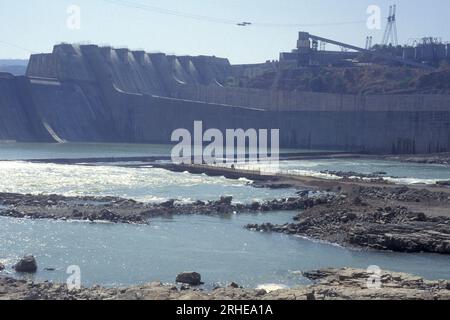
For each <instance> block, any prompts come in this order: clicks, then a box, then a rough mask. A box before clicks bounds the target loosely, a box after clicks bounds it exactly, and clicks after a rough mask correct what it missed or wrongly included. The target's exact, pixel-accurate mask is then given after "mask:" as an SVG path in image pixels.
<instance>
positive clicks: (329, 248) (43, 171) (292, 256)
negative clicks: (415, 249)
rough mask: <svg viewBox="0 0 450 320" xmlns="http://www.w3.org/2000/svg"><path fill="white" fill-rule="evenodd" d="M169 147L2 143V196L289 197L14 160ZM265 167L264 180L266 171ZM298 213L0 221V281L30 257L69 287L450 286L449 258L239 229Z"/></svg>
mask: <svg viewBox="0 0 450 320" xmlns="http://www.w3.org/2000/svg"><path fill="white" fill-rule="evenodd" d="M169 149H170V148H168V147H167V146H150V145H147V146H146V145H116V144H114V145H108V144H64V145H54V144H52V145H49V144H26V145H24V144H9V145H6V146H5V145H2V144H0V192H16V193H32V194H40V193H46V194H50V193H56V194H63V195H68V196H84V195H89V196H118V197H124V198H132V199H135V200H138V201H144V202H153V201H163V200H167V199H179V200H181V201H191V200H215V199H218V198H219V197H220V196H222V195H231V196H233V197H234V199H235V201H239V202H250V201H253V200H263V199H275V198H281V197H287V196H291V195H292V194H294V192H295V191H294V190H290V189H285V190H269V189H257V188H253V187H251V186H248V182H249V181H248V180H246V179H240V180H230V179H226V178H223V177H207V176H205V175H191V174H188V173H173V172H169V171H166V170H163V169H157V168H132V167H120V166H113V165H111V164H97V165H96V166H92V165H80V164H79V165H62V164H51V163H30V162H24V161H20V160H21V159H22V160H23V159H37V158H41V159H47V158H83V157H132V156H149V155H165V154H167V152H168V150H169ZM2 160H13V161H2ZM122 164H123V163H122ZM127 164H130V163H127ZM117 165H118V163H117ZM261 168H262V171H267V172H270V170H269V169H268V168H267V167H264V166H262V167H261ZM250 169H255V168H250ZM280 169H281V170H282V171H284V172H288V173H294V174H299V175H305V176H318V177H323V178H328V179H338V177H336V176H333V175H330V174H326V173H322V172H321V171H324V170H333V171H354V172H359V173H373V172H376V171H384V172H386V173H387V175H386V179H388V180H391V181H394V182H402V183H435V182H436V181H438V180H450V170H449V167H448V166H439V165H423V164H417V165H416V164H409V163H397V162H389V161H379V160H360V159H353V160H348V159H345V160H342V159H330V160H308V161H282V162H281V163H280ZM0 209H1V208H0ZM294 214H295V213H292V212H289V213H286V212H272V213H268V214H258V215H225V216H221V217H207V216H179V217H178V216H177V217H174V218H171V219H164V218H158V219H152V221H151V223H150V225H126V224H117V225H115V224H108V223H96V224H92V223H87V222H74V221H52V220H29V219H13V218H3V217H0V262H2V263H4V264H5V265H6V266H7V268H6V270H4V271H2V272H0V274H1V275H14V276H19V275H17V274H15V273H14V272H13V271H12V269H11V266H12V265H13V263H14V262H15V261H17V259H18V258H19V257H21V256H23V255H24V254H28V253H31V254H34V255H36V256H37V258H38V262H39V267H40V268H39V271H38V274H37V275H36V278H37V279H38V280H47V279H50V280H54V281H59V282H65V281H66V279H67V276H68V275H67V274H66V268H67V267H68V266H70V265H78V266H80V268H81V271H82V283H83V285H87V286H89V285H93V284H101V285H107V286H121V285H129V284H138V283H145V282H149V281H155V280H161V281H164V282H173V281H174V278H175V276H176V274H177V273H179V272H182V271H186V270H196V271H198V272H200V273H201V274H202V275H203V277H204V281H205V282H206V283H207V284H208V285H209V286H210V287H213V286H214V285H216V284H220V285H226V284H227V283H229V282H230V281H236V282H238V283H239V284H241V285H244V286H246V287H258V286H261V287H265V288H267V289H269V290H270V289H276V288H280V287H284V286H296V285H299V284H302V283H305V279H304V278H302V277H301V273H300V271H306V270H311V269H317V268H322V267H330V266H333V267H340V266H342V267H343V266H352V267H358V268H367V267H368V266H369V265H378V266H380V267H381V268H382V269H387V270H393V271H402V272H408V273H413V274H417V275H421V276H424V277H426V278H429V279H437V278H445V279H449V278H450V269H449V268H448V266H449V263H450V261H449V259H450V257H448V256H444V255H429V254H399V253H392V252H376V251H367V252H366V251H354V250H348V249H345V248H341V247H339V246H335V245H329V244H325V243H321V242H315V241H310V240H308V239H301V238H297V237H293V236H287V235H283V234H267V233H259V232H250V231H248V230H246V229H244V228H243V226H244V225H245V224H248V223H264V222H272V223H276V224H283V223H286V222H291V221H292V217H293V215H294ZM46 267H50V268H55V271H54V272H51V271H46V270H45V269H44V268H46Z"/></svg>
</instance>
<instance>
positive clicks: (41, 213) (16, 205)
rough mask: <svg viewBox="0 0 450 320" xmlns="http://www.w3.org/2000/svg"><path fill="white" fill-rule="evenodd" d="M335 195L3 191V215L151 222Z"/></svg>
mask: <svg viewBox="0 0 450 320" xmlns="http://www.w3.org/2000/svg"><path fill="white" fill-rule="evenodd" d="M331 197H333V196H332V195H329V194H322V193H317V194H316V195H315V196H314V197H310V196H308V194H307V193H306V194H301V195H298V196H295V197H292V198H289V199H275V200H271V201H264V202H256V203H252V204H239V203H233V202H232V201H233V198H232V197H230V196H223V197H221V198H220V199H219V200H217V201H207V202H203V201H196V202H194V203H179V202H177V201H176V200H169V201H166V202H163V203H141V202H137V201H134V200H130V199H121V198H113V197H63V196H58V195H50V196H46V195H23V194H12V193H0V205H3V206H4V207H5V208H3V209H0V216H6V217H13V218H33V219H63V220H64V219H73V220H85V221H100V220H101V221H110V222H114V223H147V222H148V220H149V219H151V218H154V217H159V216H170V215H190V214H201V215H217V214H230V213H249V212H260V211H277V210H301V209H305V208H308V207H310V206H313V205H316V204H317V203H326V202H328V201H329V200H330V198H331Z"/></svg>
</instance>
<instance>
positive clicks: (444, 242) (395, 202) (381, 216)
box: [246, 186, 450, 254]
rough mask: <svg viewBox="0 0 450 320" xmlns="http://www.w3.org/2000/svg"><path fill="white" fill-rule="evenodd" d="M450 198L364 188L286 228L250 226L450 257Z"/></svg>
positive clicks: (301, 216)
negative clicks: (449, 210) (449, 255)
mask: <svg viewBox="0 0 450 320" xmlns="http://www.w3.org/2000/svg"><path fill="white" fill-rule="evenodd" d="M449 207H450V198H449V196H448V194H447V193H445V192H432V191H429V190H418V189H410V188H407V187H396V188H392V187H361V186H357V187H354V188H353V189H351V190H347V191H343V192H342V193H341V194H340V196H337V197H335V198H333V199H331V200H330V201H329V202H327V203H323V204H317V205H315V206H312V207H309V208H306V209H305V210H304V211H303V212H301V213H299V214H298V215H297V216H296V217H295V220H296V222H294V223H289V224H285V225H273V224H270V223H267V224H260V225H256V224H249V225H247V226H246V227H247V228H248V229H250V230H257V231H263V232H279V233H285V234H291V235H299V236H303V237H308V238H314V239H320V240H324V241H327V242H332V243H337V244H341V245H344V246H353V247H360V248H371V249H378V250H392V251H397V252H432V253H441V254H450V215H449V212H448V208H449Z"/></svg>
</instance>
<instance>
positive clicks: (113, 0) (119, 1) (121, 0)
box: [103, 0, 367, 28]
mask: <svg viewBox="0 0 450 320" xmlns="http://www.w3.org/2000/svg"><path fill="white" fill-rule="evenodd" d="M103 1H105V2H107V3H110V4H114V5H118V6H123V7H129V8H134V9H139V10H143V11H149V12H154V13H158V14H165V15H171V16H176V17H180V18H187V19H193V20H198V21H205V22H211V23H220V24H228V25H238V26H243V27H247V26H257V27H270V28H301V27H320V26H344V25H354V24H365V23H366V22H367V20H357V21H342V22H324V23H309V24H301V23H270V22H245V23H243V22H241V21H238V20H232V19H224V18H218V17H211V16H204V15H198V14H193V13H186V12H181V11H177V10H170V9H165V8H161V7H156V6H152V5H147V4H143V3H138V2H134V1H128V0H103Z"/></svg>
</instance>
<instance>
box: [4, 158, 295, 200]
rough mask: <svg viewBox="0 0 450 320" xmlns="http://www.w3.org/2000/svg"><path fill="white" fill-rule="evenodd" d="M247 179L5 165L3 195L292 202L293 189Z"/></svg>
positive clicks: (104, 168) (152, 170) (154, 170)
mask: <svg viewBox="0 0 450 320" xmlns="http://www.w3.org/2000/svg"><path fill="white" fill-rule="evenodd" d="M248 183H249V181H248V180H246V179H239V180H230V179H226V178H220V177H208V176H206V175H192V174H188V173H174V172H170V171H167V170H163V169H158V168H127V167H117V166H84V165H60V164H51V163H29V162H21V161H0V192H16V193H31V194H40V193H44V194H52V193H55V194H62V195H66V196H85V195H95V196H117V197H123V198H130V199H134V200H137V201H143V202H159V201H164V200H168V199H178V200H180V201H195V200H217V199H218V198H219V197H220V196H222V195H232V196H233V197H234V200H235V201H237V202H251V201H260V200H264V199H273V198H279V197H287V196H291V195H293V194H294V190H289V189H286V190H267V189H257V188H253V187H251V186H249V185H248Z"/></svg>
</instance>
